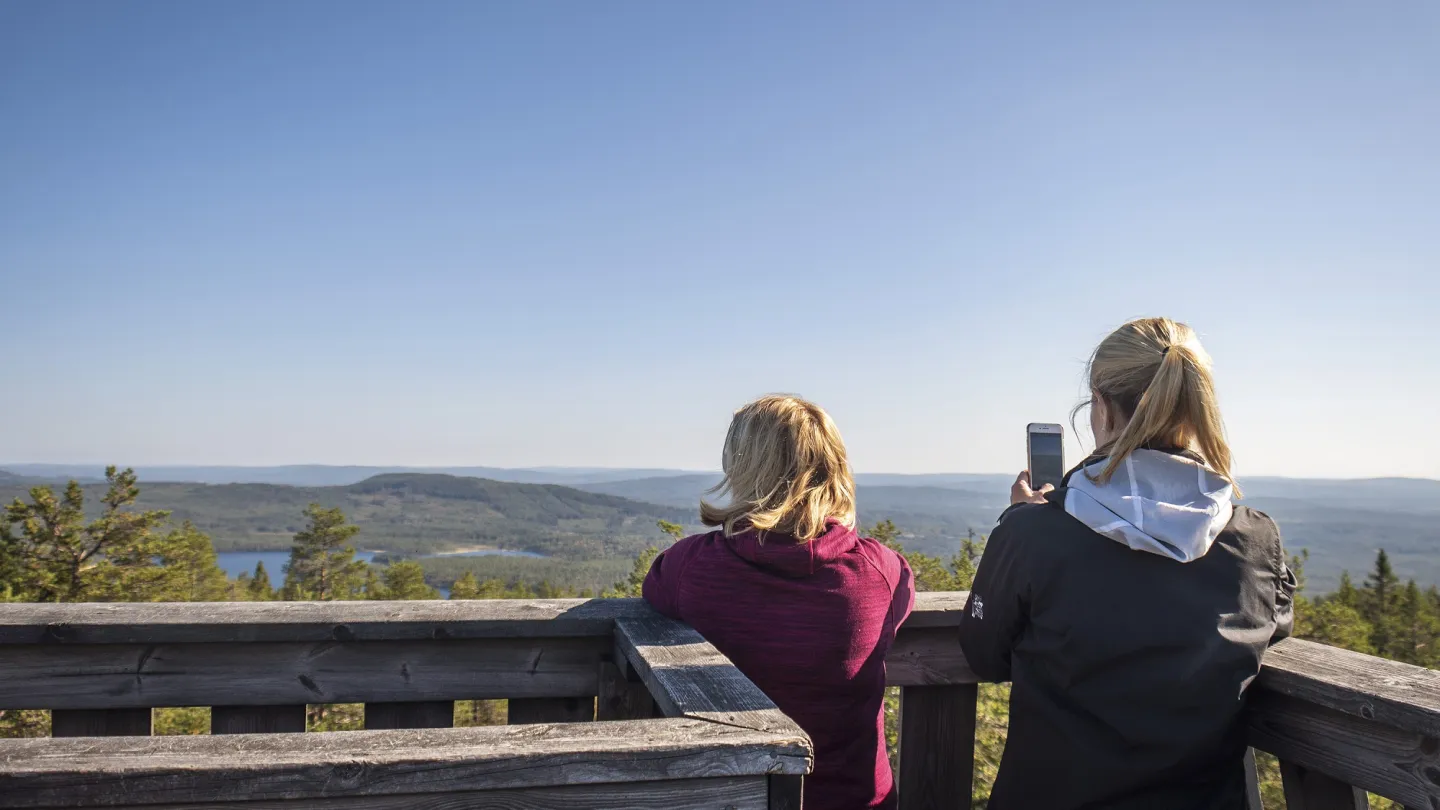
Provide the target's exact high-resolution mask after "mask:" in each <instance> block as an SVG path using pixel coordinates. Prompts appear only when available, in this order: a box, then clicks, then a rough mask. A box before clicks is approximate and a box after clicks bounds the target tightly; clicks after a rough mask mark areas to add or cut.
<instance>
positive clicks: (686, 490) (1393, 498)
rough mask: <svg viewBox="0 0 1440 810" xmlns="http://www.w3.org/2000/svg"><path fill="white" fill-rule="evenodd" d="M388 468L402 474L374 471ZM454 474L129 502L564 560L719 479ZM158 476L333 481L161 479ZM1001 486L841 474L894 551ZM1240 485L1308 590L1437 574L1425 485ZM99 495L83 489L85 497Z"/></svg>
mask: <svg viewBox="0 0 1440 810" xmlns="http://www.w3.org/2000/svg"><path fill="white" fill-rule="evenodd" d="M395 469H401V470H402V471H400V472H375V471H388V470H395ZM456 470H463V471H482V472H490V473H493V475H480V476H476V477H466V476H456V475H452V474H440V473H425V472H419V471H415V470H404V469H403V468H383V467H327V466H324V465H298V466H291V467H154V468H140V469H139V470H138V472H139V473H140V482H141V487H142V492H143V495H142V502H143V503H145V504H146V505H149V506H152V507H155V508H167V509H173V510H174V511H175V514H176V517H177V518H179V519H184V518H189V519H191V520H193V521H195V523H196V524H197V525H200V526H201V527H202V528H204V529H205V530H206V531H208V532H210V533H211V535H212V536H213V537H214V538H215V540H216V545H217V548H220V549H279V548H286V547H288V545H289V543H290V537H291V535H292V534H293V533H294V531H295V529H296V528H298V526H297V523H298V521H299V519H300V510H301V509H303V508H304V506H305V504H307V503H309V502H310V501H318V502H320V503H324V504H327V505H333V506H341V507H344V508H345V509H346V514H347V515H350V516H351V517H352V518H353V519H355V520H356V521H357V522H358V523H359V524H360V525H361V526H362V528H363V530H364V532H363V534H362V535H361V542H362V543H363V544H365V545H366V546H367V547H370V548H382V549H385V550H387V551H397V552H424V551H434V550H439V549H442V548H450V547H453V546H456V545H469V544H474V545H493V546H496V547H501V548H508V549H516V550H529V551H537V552H539V553H542V554H551V555H560V556H565V557H568V558H571V559H598V558H601V557H605V556H608V555H612V554H622V555H625V554H632V553H634V551H635V550H638V549H639V548H642V547H643V546H644V545H645V544H646V543H648V542H651V541H654V540H656V539H659V534H658V532H656V531H655V530H654V523H655V521H656V520H658V519H661V518H663V519H665V520H670V521H673V522H677V523H681V524H684V525H688V526H692V527H693V526H694V525H695V524H696V522H697V519H698V515H697V508H698V503H699V499H700V497H701V496H702V495H703V494H704V493H705V492H706V491H707V490H709V489H710V488H711V487H713V486H714V485H715V484H717V483H719V481H720V475H719V474H718V473H713V472H683V471H678V470H663V469H660V470H655V469H647V470H623V469H618V470H617V469H596V468H538V469H528V470H504V469H498V468H490V467H464V468H448V471H450V472H453V471H456ZM101 472H102V471H101V470H100V469H99V468H98V467H91V466H67V465H11V466H10V467H8V468H7V469H6V470H4V471H0V498H3V500H4V501H6V502H8V501H9V500H10V499H11V498H13V497H15V496H16V495H18V494H21V493H22V492H23V491H24V490H25V489H27V488H28V487H29V486H32V485H33V484H35V483H47V484H52V485H54V484H57V483H63V482H64V480H65V476H66V475H69V474H74V475H83V476H85V477H86V478H87V479H89V480H92V481H93V480H94V478H95V477H96V476H98V475H100V474H101ZM17 474H19V475H17ZM33 476H41V477H39V478H36V477H33ZM167 476H169V477H181V476H191V477H194V478H209V479H215V480H223V479H229V478H236V479H240V480H247V481H253V479H255V478H264V477H268V478H271V479H278V480H281V481H286V480H292V481H298V480H303V481H315V480H321V481H330V482H336V483H332V484H329V485H325V486H317V485H308V484H307V485H304V486H290V485H280V484H277V483H275V482H274V481H270V482H252V483H229V484H224V485H211V486H205V485H202V484H199V483H162V482H161V479H162V478H165V477H167ZM502 477H508V478H511V479H514V478H524V479H538V480H539V481H540V482H541V483H535V482H534V481H524V482H516V481H513V480H508V481H507V480H502ZM1011 480H1012V477H1011V476H1010V475H987V474H964V473H953V474H937V475H899V474H875V473H870V474H864V473H862V474H859V475H857V476H856V482H857V488H858V491H857V498H858V501H859V510H860V520H861V522H862V523H864V524H866V525H870V524H873V523H875V522H876V521H879V520H885V519H889V520H893V521H895V523H896V525H898V526H900V527H901V528H902V530H903V531H904V532H905V536H904V538H903V542H904V543H905V544H906V546H907V547H909V548H912V549H915V550H917V551H924V552H927V553H932V554H941V555H948V554H951V553H953V552H954V551H955V550H956V549H958V548H959V545H960V540H961V538H963V537H965V535H966V533H967V532H968V531H970V530H972V529H973V530H974V531H976V532H977V533H980V534H988V533H989V532H990V530H991V528H992V527H993V526H994V522H995V519H996V517H998V515H999V514H1000V512H1001V511H1002V510H1003V509H1004V507H1005V506H1006V504H1007V503H1008V499H1009V490H1010V482H1011ZM557 481H564V482H568V483H566V484H565V485H564V486H561V485H558V484H557V483H556V482H557ZM1241 483H1242V485H1243V486H1244V490H1245V495H1246V497H1245V500H1244V501H1243V503H1245V504H1247V505H1250V506H1253V507H1255V508H1257V509H1260V510H1262V511H1265V512H1268V513H1269V514H1270V515H1271V516H1272V517H1274V518H1275V519H1276V520H1277V521H1278V522H1279V523H1280V528H1281V532H1282V534H1283V535H1284V538H1285V543H1286V546H1287V547H1288V548H1290V549H1291V550H1293V551H1299V550H1300V549H1302V548H1308V549H1309V550H1310V555H1311V558H1310V565H1309V569H1308V571H1307V573H1308V575H1309V578H1310V587H1311V590H1312V591H1315V592H1324V591H1326V590H1329V589H1331V588H1333V587H1334V586H1335V584H1336V582H1337V581H1338V579H1339V575H1340V571H1342V570H1346V569H1348V570H1349V571H1351V572H1352V574H1355V575H1356V576H1357V578H1358V577H1359V576H1360V575H1361V573H1362V572H1364V571H1366V570H1368V569H1369V567H1370V565H1371V563H1372V562H1373V560H1374V556H1375V551H1376V550H1377V549H1379V548H1381V547H1384V548H1385V549H1386V550H1387V551H1388V552H1390V554H1391V557H1392V559H1393V560H1394V561H1395V565H1396V568H1397V570H1398V571H1399V572H1400V573H1401V574H1402V576H1404V577H1407V578H1408V577H1414V578H1415V579H1416V580H1418V581H1420V582H1423V583H1426V584H1440V481H1432V480H1427V479H1412V478H1375V479H1363V480H1350V481H1344V480H1331V479H1301V478H1273V477H1257V478H1250V479H1245V480H1243V481H1242V482H1241ZM98 490H99V487H98V486H93V485H92V486H87V492H89V493H91V494H92V496H94V495H98ZM95 500H98V498H95V497H92V501H95Z"/></svg>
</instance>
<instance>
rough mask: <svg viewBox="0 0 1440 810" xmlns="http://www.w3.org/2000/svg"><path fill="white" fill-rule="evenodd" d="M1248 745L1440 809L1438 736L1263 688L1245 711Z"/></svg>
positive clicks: (1360, 785)
mask: <svg viewBox="0 0 1440 810" xmlns="http://www.w3.org/2000/svg"><path fill="white" fill-rule="evenodd" d="M1245 719H1246V722H1247V723H1248V724H1249V733H1250V744H1251V745H1252V746H1254V747H1255V748H1257V749H1259V750H1261V751H1269V752H1270V753H1272V754H1275V755H1276V756H1277V757H1279V758H1280V759H1281V760H1282V761H1285V762H1288V763H1290V765H1291V766H1299V767H1302V768H1305V769H1306V770H1307V771H1310V772H1314V773H1318V774H1328V775H1330V776H1332V777H1334V778H1335V779H1338V780H1340V781H1341V782H1344V783H1346V784H1349V785H1354V786H1356V787H1358V788H1361V789H1363V790H1368V791H1370V792H1371V793H1377V794H1379V795H1381V796H1384V797H1386V798H1388V799H1393V800H1395V801H1397V802H1400V803H1402V804H1404V805H1406V806H1408V807H1440V740H1437V739H1436V738H1434V737H1431V736H1428V735H1425V734H1419V733H1417V732H1414V731H1404V730H1401V729H1397V728H1394V727H1391V726H1387V725H1384V724H1382V723H1378V722H1375V721H1373V720H1365V719H1362V718H1359V717H1355V716H1354V715H1350V714H1346V713H1344V712H1341V711H1339V710H1337V709H1332V708H1328V707H1325V706H1317V705H1315V704H1313V703H1308V702H1306V701H1304V700H1300V699H1298V698H1293V697H1288V696H1285V695H1279V694H1275V693H1273V692H1267V691H1264V690H1258V691H1256V692H1254V693H1253V694H1252V695H1251V697H1250V701H1249V707H1248V709H1247V712H1246V718H1245Z"/></svg>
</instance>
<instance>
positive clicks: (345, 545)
mask: <svg viewBox="0 0 1440 810" xmlns="http://www.w3.org/2000/svg"><path fill="white" fill-rule="evenodd" d="M305 518H306V520H307V521H309V522H308V525H306V527H305V528H304V529H302V530H301V531H299V532H297V533H296V535H295V543H294V545H293V546H292V547H291V549H290V564H289V565H288V566H286V568H285V589H284V594H285V598H286V599H314V600H319V601H330V600H337V599H358V598H360V597H361V595H362V591H363V588H364V586H365V580H366V571H367V569H368V568H369V566H367V565H366V564H365V562H364V561H363V560H356V559H355V547H354V546H353V545H351V544H350V540H351V538H353V537H354V536H355V535H356V534H358V533H359V531H360V527H359V526H351V525H348V524H346V522H345V515H344V513H343V512H341V511H340V510H339V509H326V508H325V507H323V506H321V505H320V504H318V503H312V504H310V505H309V506H307V507H306V508H305Z"/></svg>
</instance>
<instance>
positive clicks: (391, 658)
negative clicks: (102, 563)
mask: <svg viewBox="0 0 1440 810" xmlns="http://www.w3.org/2000/svg"><path fill="white" fill-rule="evenodd" d="M197 604H198V603H197ZM610 650H611V644H610V641H609V640H608V639H602V638H546V639H509V638H504V639H499V638H497V639H462V640H446V641H367V642H336V641H332V642H321V643H316V644H310V643H295V644H278V643H269V642H266V643H255V644H155V645H132V644H86V645H69V644H65V645H47V644H30V645H19V646H16V645H11V646H4V645H0V671H3V672H4V673H5V677H4V678H0V709H44V708H58V709H99V708H124V707H140V706H205V705H210V704H212V703H214V702H216V701H217V700H221V701H224V702H225V703H226V704H227V705H234V706H240V705H244V706H268V705H293V704H299V703H361V702H365V701H373V702H394V701H426V700H469V699H490V698H509V697H573V696H580V695H594V694H596V692H597V691H598V688H599V684H598V682H597V673H598V665H599V662H600V660H601V659H602V657H604V656H605V655H606V654H608V653H609V652H610Z"/></svg>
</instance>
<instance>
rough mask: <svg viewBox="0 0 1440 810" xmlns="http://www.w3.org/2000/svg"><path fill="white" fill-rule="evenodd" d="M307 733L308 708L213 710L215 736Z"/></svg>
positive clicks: (238, 707)
mask: <svg viewBox="0 0 1440 810" xmlns="http://www.w3.org/2000/svg"><path fill="white" fill-rule="evenodd" d="M304 730H305V704H303V703H298V704H296V705H294V706H212V707H210V733H211V734H275V733H282V732H284V733H290V734H298V733H300V732H302V731H304Z"/></svg>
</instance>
